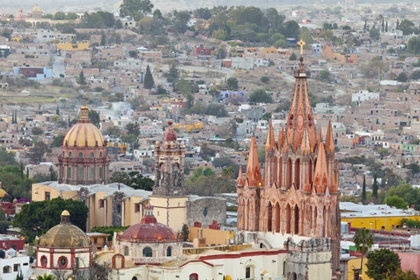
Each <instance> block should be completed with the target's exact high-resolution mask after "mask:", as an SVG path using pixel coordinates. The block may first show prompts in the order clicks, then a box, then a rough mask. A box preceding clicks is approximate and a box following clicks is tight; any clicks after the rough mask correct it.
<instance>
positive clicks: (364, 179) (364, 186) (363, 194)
mask: <svg viewBox="0 0 420 280" xmlns="http://www.w3.org/2000/svg"><path fill="white" fill-rule="evenodd" d="M362 202H363V204H366V176H363V185H362Z"/></svg>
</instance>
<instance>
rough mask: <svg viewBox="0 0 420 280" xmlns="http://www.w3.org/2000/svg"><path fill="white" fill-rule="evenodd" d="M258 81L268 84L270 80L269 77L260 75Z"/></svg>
mask: <svg viewBox="0 0 420 280" xmlns="http://www.w3.org/2000/svg"><path fill="white" fill-rule="evenodd" d="M260 81H261V82H263V83H264V84H268V83H269V82H270V77H267V76H262V77H261V78H260Z"/></svg>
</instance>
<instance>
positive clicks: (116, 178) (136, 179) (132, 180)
mask: <svg viewBox="0 0 420 280" xmlns="http://www.w3.org/2000/svg"><path fill="white" fill-rule="evenodd" d="M109 181H110V182H111V183H122V184H125V185H127V186H129V187H132V188H133V189H135V190H146V191H151V190H152V189H153V185H154V184H155V182H154V181H153V180H152V179H150V178H147V177H144V176H143V175H142V174H140V172H139V171H131V172H128V173H127V172H114V173H112V176H111V177H110V178H109Z"/></svg>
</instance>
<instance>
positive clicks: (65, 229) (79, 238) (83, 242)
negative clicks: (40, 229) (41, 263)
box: [38, 210, 89, 248]
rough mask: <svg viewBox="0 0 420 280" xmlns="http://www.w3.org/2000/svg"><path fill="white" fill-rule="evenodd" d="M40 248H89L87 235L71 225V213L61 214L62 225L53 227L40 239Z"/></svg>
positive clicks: (65, 211) (64, 212)
mask: <svg viewBox="0 0 420 280" xmlns="http://www.w3.org/2000/svg"><path fill="white" fill-rule="evenodd" d="M38 245H39V246H41V247H54V248H73V247H88V246H89V240H88V238H87V236H86V234H85V233H84V232H83V231H82V230H81V229H80V228H78V227H77V226H75V225H72V224H71V223H70V213H69V212H68V211H67V210H64V211H63V212H62V213H61V223H60V224H58V225H56V226H54V227H52V228H51V229H50V230H49V231H47V232H46V233H45V234H44V235H43V236H42V237H41V238H40V239H39V243H38Z"/></svg>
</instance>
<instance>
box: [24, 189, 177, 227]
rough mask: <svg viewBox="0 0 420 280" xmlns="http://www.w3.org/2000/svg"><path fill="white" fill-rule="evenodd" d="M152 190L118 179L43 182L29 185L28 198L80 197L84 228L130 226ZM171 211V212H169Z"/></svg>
mask: <svg viewBox="0 0 420 280" xmlns="http://www.w3.org/2000/svg"><path fill="white" fill-rule="evenodd" d="M151 193H152V192H149V191H145V190H134V189H133V188H130V187H128V186H126V185H124V184H122V183H111V184H107V185H102V184H96V185H90V186H86V187H81V186H79V185H68V184H58V183H57V182H43V183H38V184H33V185H32V201H44V200H51V199H54V198H57V197H61V198H63V199H77V200H82V201H83V200H84V201H85V203H86V206H87V207H88V208H89V215H88V220H87V225H86V229H87V231H90V230H91V229H92V228H94V227H102V226H113V225H115V226H130V225H134V224H136V223H138V222H139V221H140V220H141V218H142V217H143V211H144V210H143V209H144V206H145V205H146V204H148V198H149V195H150V194H151ZM171 215H172V214H171Z"/></svg>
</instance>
